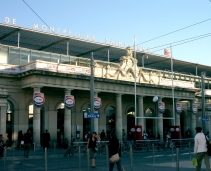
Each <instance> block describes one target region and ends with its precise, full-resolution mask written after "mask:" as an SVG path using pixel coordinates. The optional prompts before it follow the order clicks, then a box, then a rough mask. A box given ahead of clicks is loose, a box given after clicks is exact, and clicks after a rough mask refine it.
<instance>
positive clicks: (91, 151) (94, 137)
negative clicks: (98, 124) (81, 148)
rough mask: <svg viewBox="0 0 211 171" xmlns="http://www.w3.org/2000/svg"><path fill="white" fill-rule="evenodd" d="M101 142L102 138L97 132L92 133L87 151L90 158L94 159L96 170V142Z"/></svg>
mask: <svg viewBox="0 0 211 171" xmlns="http://www.w3.org/2000/svg"><path fill="white" fill-rule="evenodd" d="M99 140H100V136H98V135H97V133H96V132H93V133H92V136H91V137H89V139H88V142H87V149H89V157H90V159H92V167H93V168H95V157H96V152H97V151H96V142H97V141H99Z"/></svg>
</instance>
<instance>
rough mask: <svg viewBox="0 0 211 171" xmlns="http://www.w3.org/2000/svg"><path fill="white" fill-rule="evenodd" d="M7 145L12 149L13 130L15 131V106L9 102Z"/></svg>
mask: <svg viewBox="0 0 211 171" xmlns="http://www.w3.org/2000/svg"><path fill="white" fill-rule="evenodd" d="M6 117H7V118H6V135H7V137H6V138H5V140H6V145H7V146H9V147H11V145H12V129H13V105H12V103H10V102H9V101H7V113H6Z"/></svg>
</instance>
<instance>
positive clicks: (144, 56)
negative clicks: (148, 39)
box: [142, 54, 148, 68]
mask: <svg viewBox="0 0 211 171" xmlns="http://www.w3.org/2000/svg"><path fill="white" fill-rule="evenodd" d="M144 58H146V59H148V55H145V54H143V56H142V67H143V68H144Z"/></svg>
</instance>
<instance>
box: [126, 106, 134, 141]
mask: <svg viewBox="0 0 211 171" xmlns="http://www.w3.org/2000/svg"><path fill="white" fill-rule="evenodd" d="M134 126H135V108H134V107H130V108H129V109H128V110H127V136H130V134H129V132H131V128H133V127H134ZM127 139H131V137H127Z"/></svg>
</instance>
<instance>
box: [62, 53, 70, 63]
mask: <svg viewBox="0 0 211 171" xmlns="http://www.w3.org/2000/svg"><path fill="white" fill-rule="evenodd" d="M61 63H63V64H70V57H69V56H66V55H61Z"/></svg>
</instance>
